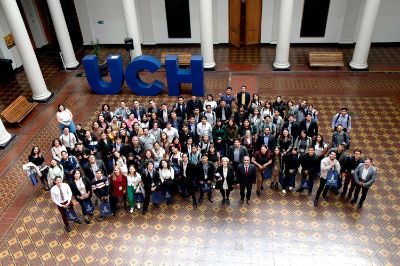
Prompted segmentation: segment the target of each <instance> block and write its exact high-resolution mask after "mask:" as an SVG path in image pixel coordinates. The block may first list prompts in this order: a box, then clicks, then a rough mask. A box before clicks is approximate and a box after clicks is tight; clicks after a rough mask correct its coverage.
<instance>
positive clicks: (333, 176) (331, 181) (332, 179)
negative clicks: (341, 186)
mask: <svg viewBox="0 0 400 266" xmlns="http://www.w3.org/2000/svg"><path fill="white" fill-rule="evenodd" d="M338 179H339V174H338V172H337V171H335V170H329V171H328V174H327V175H326V185H327V186H331V187H337V186H338Z"/></svg>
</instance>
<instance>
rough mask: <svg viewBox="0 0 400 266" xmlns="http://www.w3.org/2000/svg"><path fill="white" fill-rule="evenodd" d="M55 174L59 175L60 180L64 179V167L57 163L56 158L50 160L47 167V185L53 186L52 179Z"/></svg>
mask: <svg viewBox="0 0 400 266" xmlns="http://www.w3.org/2000/svg"><path fill="white" fill-rule="evenodd" d="M56 176H59V177H61V180H63V179H64V169H63V166H62V165H61V164H59V163H58V162H57V161H56V160H54V159H53V160H51V162H50V167H49V174H48V175H47V183H49V187H50V188H51V187H52V186H54V179H55V178H56Z"/></svg>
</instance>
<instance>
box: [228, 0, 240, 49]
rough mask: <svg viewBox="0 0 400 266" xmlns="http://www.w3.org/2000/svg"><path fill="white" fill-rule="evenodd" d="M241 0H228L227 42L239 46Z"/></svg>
mask: <svg viewBox="0 0 400 266" xmlns="http://www.w3.org/2000/svg"><path fill="white" fill-rule="evenodd" d="M241 4H242V1H241V0H229V43H230V44H231V45H233V46H236V47H240V8H241Z"/></svg>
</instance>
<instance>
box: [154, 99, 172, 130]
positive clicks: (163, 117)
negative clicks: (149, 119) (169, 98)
mask: <svg viewBox="0 0 400 266" xmlns="http://www.w3.org/2000/svg"><path fill="white" fill-rule="evenodd" d="M157 116H158V118H159V120H160V121H161V125H160V128H162V129H164V128H165V126H166V125H167V123H168V121H169V116H170V111H169V110H168V106H167V104H165V103H163V104H162V105H161V109H160V110H159V111H158V114H157Z"/></svg>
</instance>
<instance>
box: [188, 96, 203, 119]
mask: <svg viewBox="0 0 400 266" xmlns="http://www.w3.org/2000/svg"><path fill="white" fill-rule="evenodd" d="M196 108H199V110H200V112H201V111H202V110H203V103H202V102H201V100H199V99H196V101H194V102H193V101H192V99H190V100H189V101H187V103H186V112H187V114H188V116H190V115H192V114H193V112H194V109H196Z"/></svg>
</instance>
